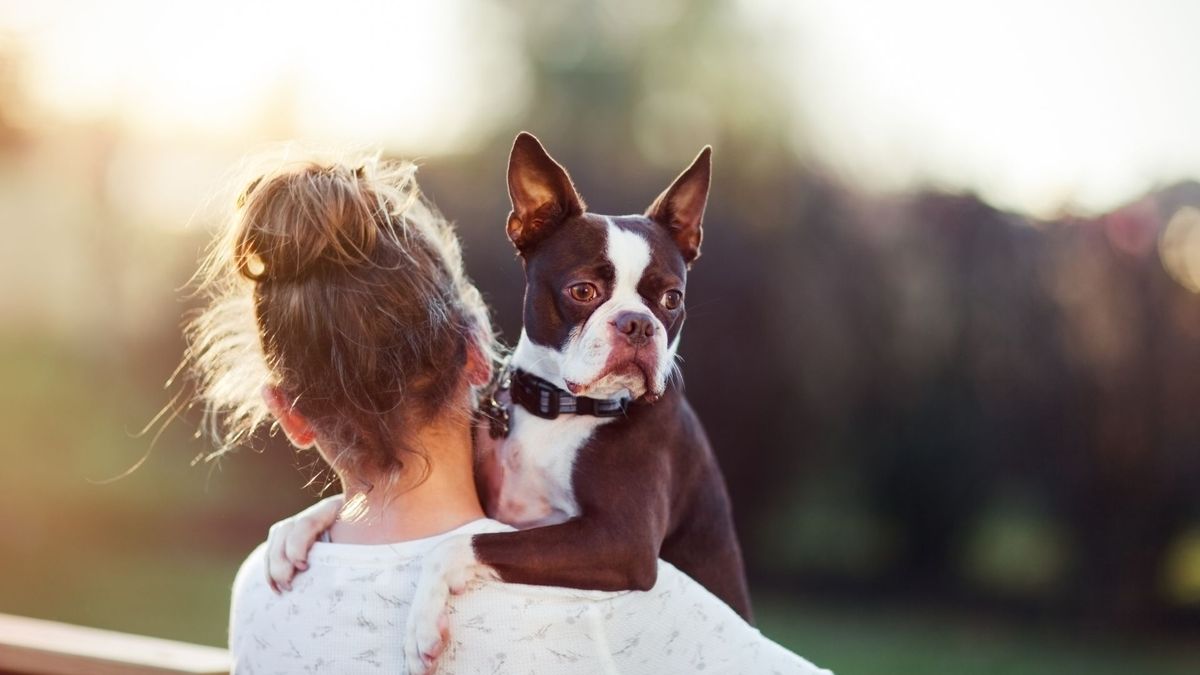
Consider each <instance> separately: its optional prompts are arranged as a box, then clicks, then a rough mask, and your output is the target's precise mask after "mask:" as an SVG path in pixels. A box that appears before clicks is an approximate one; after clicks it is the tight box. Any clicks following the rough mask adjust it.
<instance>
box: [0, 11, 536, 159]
mask: <svg viewBox="0 0 1200 675" xmlns="http://www.w3.org/2000/svg"><path fill="white" fill-rule="evenodd" d="M47 5H48V6H47V7H43V8H42V9H40V10H30V9H24V10H21V11H16V10H15V9H9V8H4V9H3V10H0V11H3V12H10V15H9V16H4V17H3V18H4V19H5V22H6V23H7V24H9V25H10V26H11V25H15V26H16V27H17V29H18V30H19V31H20V32H21V34H22V35H24V36H26V39H27V40H28V42H29V44H27V45H25V47H26V48H27V49H28V50H29V51H30V56H31V59H30V60H31V66H32V77H31V78H30V83H31V86H32V88H33V96H34V97H35V99H36V101H37V102H38V103H40V104H42V105H44V106H46V107H48V108H49V109H51V110H54V111H57V112H59V113H60V114H63V115H66V116H69V117H75V118H81V119H90V118H97V117H100V118H103V117H110V118H115V119H118V120H121V121H123V122H124V123H125V124H127V126H128V127H129V128H130V129H131V130H132V131H135V132H137V133H143V134H170V133H173V132H179V131H185V132H199V133H202V134H210V135H215V136H226V137H228V136H231V135H236V134H252V135H254V136H256V137H262V136H267V137H276V138H281V137H289V136H303V137H306V138H311V139H314V140H320V141H336V142H356V143H357V142H362V143H384V144H393V145H399V146H402V147H403V148H405V149H406V150H408V151H410V152H436V151H446V150H450V149H456V148H457V147H460V146H462V145H463V144H464V143H470V142H471V141H474V140H476V139H477V138H478V137H480V136H481V135H482V134H483V133H484V132H486V131H488V130H490V129H491V128H492V126H491V125H493V124H496V123H502V122H503V121H504V120H505V119H506V118H507V117H508V116H510V115H511V114H512V113H513V111H514V109H515V108H516V107H517V106H518V105H519V104H520V103H521V96H520V93H521V92H522V87H523V86H524V83H523V81H522V77H523V64H522V62H521V60H520V59H519V58H518V55H517V54H515V53H514V52H513V50H512V49H511V48H509V47H507V46H506V45H507V42H506V41H505V40H504V39H503V38H504V36H505V32H506V30H507V29H506V16H504V15H503V13H502V12H501V11H500V10H499V9H498V8H497V7H496V6H494V5H492V4H490V3H471V4H470V5H469V6H468V5H467V4H466V3H465V2H463V1H461V0H456V1H451V2H365V1H358V2H344V3H338V4H337V5H331V4H328V3H320V4H318V3H305V2H285V1H283V0H268V1H265V2H246V3H241V2H233V1H231V0H220V1H218V2H208V3H160V2H152V1H149V0H123V1H120V2H112V3H102V4H83V3H75V2H58V3H47ZM480 26H483V27H486V29H487V30H486V31H483V30H474V29H475V28H478V27H480ZM485 78H486V79H487V80H488V81H492V82H495V81H497V80H499V81H501V82H504V81H505V80H508V82H507V84H508V85H509V86H507V87H493V88H491V90H498V91H502V92H504V91H507V92H510V93H511V94H512V96H510V98H509V99H508V100H487V101H483V100H479V95H478V93H477V92H478V91H479V90H480V87H479V83H480V81H481V80H483V79H485Z"/></svg>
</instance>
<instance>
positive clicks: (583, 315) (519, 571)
mask: <svg viewBox="0 0 1200 675" xmlns="http://www.w3.org/2000/svg"><path fill="white" fill-rule="evenodd" d="M711 158H712V150H711V148H709V147H705V148H704V149H703V150H702V151H701V152H700V154H699V155H698V156H697V157H696V159H695V160H694V161H693V162H692V164H691V165H690V166H689V167H688V168H687V169H686V170H684V172H683V173H681V174H680V175H679V177H678V178H676V179H675V181H674V182H673V183H672V184H671V185H670V186H669V187H668V188H667V189H666V190H665V191H664V192H663V193H662V194H661V195H659V197H658V198H657V199H655V200H654V202H653V203H652V204H651V205H650V208H649V209H647V211H646V212H645V214H644V215H628V216H604V215H598V214H595V213H589V212H587V210H586V207H585V205H584V201H583V199H582V198H581V197H580V196H579V193H578V192H577V191H576V189H575V186H574V184H573V183H572V181H571V178H570V176H569V175H568V174H567V171H566V170H565V169H564V168H563V167H562V166H561V165H560V164H558V163H557V162H556V161H555V160H554V159H553V158H551V156H550V155H549V154H548V153H547V152H546V150H545V148H543V147H542V144H541V143H540V142H539V141H538V140H537V139H536V138H535V137H534V136H533V135H531V134H528V133H521V134H520V135H518V136H517V138H516V140H515V142H514V143H513V147H512V153H511V155H510V158H509V166H508V189H509V196H510V197H511V199H512V212H511V213H510V214H509V216H508V223H507V233H508V238H509V240H510V241H511V242H512V243H513V245H514V246H515V247H516V250H517V254H518V257H519V258H520V260H521V262H522V264H523V266H524V271H525V282H526V285H525V299H524V308H523V316H522V319H523V322H524V328H523V330H522V332H521V337H520V341H519V342H518V343H517V346H516V349H515V350H514V351H513V354H512V357H511V360H510V365H509V371H508V374H507V375H506V376H505V379H506V382H507V384H508V387H507V391H508V395H509V398H511V408H510V409H509V408H507V407H506V408H505V409H504V410H503V411H502V414H504V415H506V419H505V420H503V421H502V422H503V423H502V425H501V426H506V427H507V429H501V430H500V433H503V432H504V431H507V435H506V437H504V438H503V439H502V440H500V441H499V443H498V444H497V445H496V447H495V450H494V451H493V453H492V455H490V456H487V457H482V458H481V460H482V461H483V462H484V463H485V464H487V466H485V467H481V470H480V471H479V472H478V475H480V476H483V477H484V478H482V479H481V480H480V485H479V488H480V493H481V496H482V497H483V499H484V502H485V507H486V509H487V511H488V513H489V515H491V516H493V517H494V518H497V519H498V520H501V521H503V522H506V523H508V524H510V525H513V526H515V527H519V528H522V529H520V530H518V531H515V532H500V533H486V534H476V535H474V536H471V537H460V538H458V539H452V540H449V541H447V542H444V543H442V544H440V545H439V546H438V547H437V548H436V549H435V550H434V551H432V552H431V553H430V555H429V556H428V558H427V559H426V562H425V568H424V569H423V571H422V577H421V581H420V582H419V583H418V586H417V592H416V595H415V598H414V601H413V605H412V609H411V613H410V615H409V629H408V635H407V636H406V643H405V653H406V658H407V659H408V660H409V668H410V670H411V671H412V672H423V671H424V670H425V669H426V668H428V667H430V665H431V663H432V661H433V660H434V659H435V658H436V656H437V653H438V652H439V651H440V647H441V644H442V639H443V636H442V635H441V631H440V628H439V618H440V617H441V615H442V613H443V612H444V611H445V605H446V602H447V600H448V596H449V594H451V593H456V592H460V591H461V590H462V589H463V588H465V586H466V584H467V582H469V581H470V580H471V579H473V578H477V577H486V578H498V579H501V580H503V581H506V582H513V583H524V584H541V585H552V586H566V587H572V588H580V589H593V590H606V591H619V590H647V589H650V588H651V587H653V586H654V583H655V579H656V572H657V563H658V559H659V558H660V557H661V558H662V559H664V560H666V561H668V562H670V563H672V564H673V565H675V566H676V567H678V568H679V569H680V570H682V571H683V572H684V573H686V574H687V575H688V576H690V577H692V578H693V579H695V580H696V581H698V582H699V583H700V584H702V585H703V586H705V587H706V588H707V589H708V590H709V591H711V592H712V593H713V594H714V595H716V596H717V597H719V598H721V599H722V600H724V601H725V602H726V603H727V604H729V605H730V606H731V607H732V608H733V609H734V610H736V611H737V612H738V613H739V614H740V615H741V616H742V617H744V618H746V619H747V620H749V619H750V618H751V611H750V602H749V598H748V594H747V590H746V581H745V574H744V570H743V563H742V556H741V551H740V549H739V546H738V541H737V537H736V534H735V532H734V527H733V519H732V515H731V510H730V504H729V498H728V494H727V491H726V487H725V482H724V478H723V477H722V475H721V472H720V469H719V468H718V466H717V462H716V459H715V457H714V455H713V452H712V448H711V446H710V444H709V441H708V438H707V436H706V435H705V432H704V429H703V427H702V426H701V424H700V421H699V419H698V418H697V416H696V413H695V412H694V411H693V410H692V408H691V406H689V405H688V402H687V400H686V399H685V398H684V396H683V392H682V391H681V388H680V387H681V385H680V382H679V379H678V378H677V377H674V376H673V375H674V366H675V354H676V350H677V349H678V346H679V339H680V331H681V329H682V327H683V322H684V316H685V314H686V311H685V291H686V283H687V273H688V270H689V269H690V268H691V266H692V264H693V263H694V262H695V261H696V259H697V258H698V257H699V256H700V244H701V239H702V236H703V233H702V229H701V221H702V220H703V217H704V210H705V206H706V204H707V201H708V191H709V183H710V176H711V172H712V159H711Z"/></svg>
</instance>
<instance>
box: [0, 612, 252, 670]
mask: <svg viewBox="0 0 1200 675" xmlns="http://www.w3.org/2000/svg"><path fill="white" fill-rule="evenodd" d="M229 668H230V660H229V652H227V651H225V650H224V649H218V648H216V647H204V646H201V645H193V644H188V643H186V642H176V641H174V640H162V639H159V638H152V637H145V636H142V635H129V634H126V633H118V632H116V631H110V630H100V629H99V628H85V627H83V626H72V625H69V624H65V623H57V622H55V621H42V620H41V619H28V618H25V617H20V616H11V615H8V614H0V673H5V674H16V673H20V674H22V675H24V674H33V673H39V674H41V675H84V674H85V673H86V674H87V675H151V674H153V675H166V674H168V673H171V674H176V673H192V674H200V675H227V674H228V673H229Z"/></svg>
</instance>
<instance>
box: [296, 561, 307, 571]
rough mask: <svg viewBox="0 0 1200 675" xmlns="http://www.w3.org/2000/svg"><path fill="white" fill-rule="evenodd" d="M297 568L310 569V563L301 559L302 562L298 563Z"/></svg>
mask: <svg viewBox="0 0 1200 675" xmlns="http://www.w3.org/2000/svg"><path fill="white" fill-rule="evenodd" d="M296 569H298V570H300V571H301V572H303V571H304V570H306V569H308V563H306V562H304V561H303V560H301V561H300V562H298V563H296Z"/></svg>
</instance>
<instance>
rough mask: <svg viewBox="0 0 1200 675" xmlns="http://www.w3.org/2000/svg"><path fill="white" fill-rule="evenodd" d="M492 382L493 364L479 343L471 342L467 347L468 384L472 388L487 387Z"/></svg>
mask: <svg viewBox="0 0 1200 675" xmlns="http://www.w3.org/2000/svg"><path fill="white" fill-rule="evenodd" d="M491 381H492V362H491V361H490V360H489V359H488V357H486V356H484V354H483V349H482V348H480V346H479V345H478V344H477V343H475V342H471V344H470V345H469V346H468V347H467V383H468V384H470V385H471V386H472V387H486V386H487V384H488V383H489V382H491Z"/></svg>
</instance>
